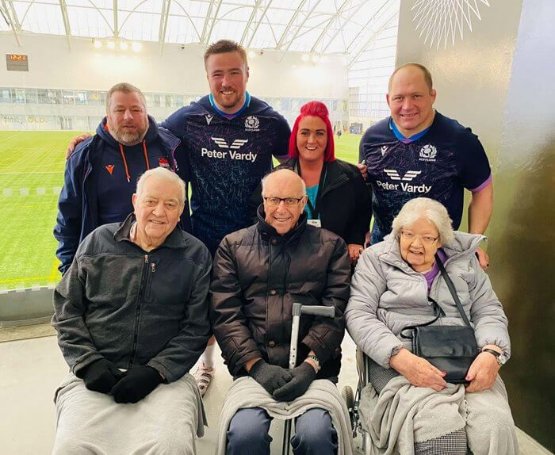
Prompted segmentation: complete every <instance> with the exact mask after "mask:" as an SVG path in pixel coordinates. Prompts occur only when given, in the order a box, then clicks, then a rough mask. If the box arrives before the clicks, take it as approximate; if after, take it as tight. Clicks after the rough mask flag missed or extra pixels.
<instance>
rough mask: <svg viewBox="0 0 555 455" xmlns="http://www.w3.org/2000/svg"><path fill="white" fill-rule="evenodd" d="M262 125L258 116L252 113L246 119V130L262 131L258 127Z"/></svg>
mask: <svg viewBox="0 0 555 455" xmlns="http://www.w3.org/2000/svg"><path fill="white" fill-rule="evenodd" d="M259 126H260V121H259V120H258V117H255V116H254V115H251V116H249V117H247V118H246V119H245V131H260V130H259V129H258V127H259Z"/></svg>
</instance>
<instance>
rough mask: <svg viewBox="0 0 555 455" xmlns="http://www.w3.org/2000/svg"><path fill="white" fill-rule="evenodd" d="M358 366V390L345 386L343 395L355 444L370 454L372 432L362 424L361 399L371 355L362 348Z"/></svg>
mask: <svg viewBox="0 0 555 455" xmlns="http://www.w3.org/2000/svg"><path fill="white" fill-rule="evenodd" d="M356 367H357V373H358V381H357V386H356V392H353V389H352V387H350V386H345V387H343V390H342V391H341V395H342V397H343V399H344V400H345V403H346V404H347V409H348V411H349V418H350V420H351V431H352V435H353V440H354V441H355V446H357V448H358V449H359V453H362V454H364V455H370V453H371V451H370V447H371V445H372V441H371V440H370V434H369V433H368V432H367V431H366V430H365V428H364V426H363V425H362V420H361V416H360V413H359V406H360V399H361V396H362V389H364V387H365V386H366V385H367V384H368V382H369V381H368V369H369V357H368V356H366V355H365V354H364V352H362V350H360V349H358V348H357V350H356Z"/></svg>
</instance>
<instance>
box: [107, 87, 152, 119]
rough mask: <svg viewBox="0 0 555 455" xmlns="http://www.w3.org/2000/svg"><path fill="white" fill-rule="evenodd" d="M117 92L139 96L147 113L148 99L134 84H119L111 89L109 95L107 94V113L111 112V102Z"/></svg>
mask: <svg viewBox="0 0 555 455" xmlns="http://www.w3.org/2000/svg"><path fill="white" fill-rule="evenodd" d="M115 92H122V93H136V94H137V95H139V98H140V99H141V101H142V103H143V107H144V108H145V111H146V99H145V96H144V94H143V92H141V90H140V89H139V88H137V87H135V86H134V85H133V84H130V83H129V82H119V83H117V84H116V85H114V86H113V87H112V88H110V90H108V93H106V112H107V113H108V112H110V101H112V95H113V94H114V93H115Z"/></svg>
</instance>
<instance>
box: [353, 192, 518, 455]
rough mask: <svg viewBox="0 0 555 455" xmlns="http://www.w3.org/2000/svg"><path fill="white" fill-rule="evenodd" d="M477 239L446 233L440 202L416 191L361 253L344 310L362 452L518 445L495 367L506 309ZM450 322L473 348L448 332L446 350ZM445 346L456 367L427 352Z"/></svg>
mask: <svg viewBox="0 0 555 455" xmlns="http://www.w3.org/2000/svg"><path fill="white" fill-rule="evenodd" d="M482 239H483V237H482V236H480V235H474V234H466V233H462V232H453V230H452V228H451V220H450V219H449V215H448V213H447V211H446V209H445V208H444V207H443V205H441V204H440V203H439V202H437V201H434V200H431V199H428V198H416V199H413V200H411V201H409V202H408V203H406V204H405V205H404V207H403V208H402V209H401V211H400V212H399V214H398V216H397V217H396V218H395V220H394V221H393V230H392V232H391V234H390V235H389V236H387V237H386V238H385V240H384V241H383V242H380V243H377V244H375V245H372V246H371V247H369V248H368V249H366V250H365V251H364V252H363V254H362V255H361V257H360V259H359V263H358V265H357V268H356V271H355V274H354V276H353V279H352V284H351V296H350V299H349V303H348V305H347V310H346V313H345V316H346V321H347V329H348V331H349V333H350V334H351V336H352V338H353V339H354V341H355V343H356V344H357V347H358V349H359V350H361V351H363V353H364V355H365V357H366V360H365V364H366V367H365V368H364V373H366V374H363V377H364V378H363V380H364V381H366V380H367V381H368V382H369V383H368V384H362V385H361V386H364V387H359V390H360V400H359V402H358V406H357V411H358V416H359V417H360V420H361V421H360V424H361V427H362V428H363V429H364V431H365V432H366V440H367V442H368V447H367V453H370V454H390V453H401V454H412V453H416V454H446V453H448V454H466V453H468V451H471V452H472V453H473V454H475V455H478V454H490V455H493V454H505V455H510V454H517V453H518V444H517V439H516V434H515V427H514V422H513V418H512V415H511V410H510V408H509V404H508V401H507V392H506V390H505V386H504V384H503V381H502V380H501V378H500V376H499V374H498V372H499V369H500V367H501V366H502V365H503V364H504V363H505V362H506V361H507V360H508V358H509V356H510V340H509V335H508V331H507V318H506V316H505V313H504V311H503V307H502V306H501V303H500V302H499V300H498V298H497V296H496V295H495V292H494V291H493V289H492V286H491V283H490V280H489V278H488V276H487V274H486V273H485V272H484V271H483V270H482V269H481V267H480V265H479V263H478V260H477V258H476V255H475V252H476V248H477V247H478V245H479V243H480V241H481V240H482ZM443 266H444V267H443ZM438 327H441V328H440V329H439V332H440V333H439V334H438V331H437V328H438ZM424 328H425V329H432V328H434V329H433V330H435V331H428V332H425V331H423V330H422V329H424ZM451 329H456V330H459V329H466V330H467V333H468V330H470V332H469V333H470V336H469V337H466V338H467V341H468V344H469V345H470V346H471V347H470V348H468V349H467V348H466V347H465V346H462V344H463V342H462V338H460V337H457V336H455V337H452V342H453V344H454V347H453V348H448V349H444V348H445V346H446V344H447V342H446V341H445V338H435V337H438V336H439V335H441V336H443V335H444V334H445V333H446V332H450V330H451ZM418 333H420V335H417V334H418ZM425 333H428V334H430V333H432V334H433V335H431V338H428V339H427V340H425V339H424V336H422V337H421V335H423V334H425ZM442 334H443V335H442ZM468 338H470V340H469V339H468ZM430 340H431V341H430ZM457 343H459V344H460V346H457ZM472 345H473V346H474V347H472ZM417 349H421V351H417ZM426 349H428V350H427V351H426ZM442 349H444V350H446V351H448V350H449V349H451V352H450V353H448V354H447V357H450V358H449V359H448V360H449V361H450V362H451V363H453V365H455V366H453V367H451V366H449V365H450V364H445V363H441V362H442V361H443V359H440V360H437V359H436V358H435V357H434V356H433V355H432V353H433V352H435V351H441V350H442ZM415 351H416V352H418V353H419V355H416V354H415ZM469 351H471V354H472V356H471V357H470V359H469V360H468V364H467V365H468V366H467V367H464V368H463V369H462V374H460V372H459V374H458V375H457V373H456V371H455V370H456V366H457V365H458V364H459V363H460V361H461V358H460V357H461V356H462V355H461V356H459V355H452V353H455V354H461V353H464V352H469ZM454 357H457V358H454ZM434 364H435V365H434ZM446 365H447V366H446ZM451 368H453V371H450V370H451ZM459 370H460V368H459Z"/></svg>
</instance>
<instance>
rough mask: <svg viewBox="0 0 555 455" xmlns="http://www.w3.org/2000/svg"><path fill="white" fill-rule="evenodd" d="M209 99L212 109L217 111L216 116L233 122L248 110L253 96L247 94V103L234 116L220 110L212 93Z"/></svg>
mask: <svg viewBox="0 0 555 455" xmlns="http://www.w3.org/2000/svg"><path fill="white" fill-rule="evenodd" d="M208 99H209V100H210V106H212V109H214V110H215V111H216V114H218V115H219V116H220V117H224V118H226V119H228V120H232V119H234V118H235V117H239V116H240V115H241V114H242V113H243V112H245V111H246V110H247V109H248V107H249V105H250V104H251V95H250V93H249V92H245V102H244V103H243V106H241V109H239V110H238V111H237V112H234V113H233V114H228V113H227V112H224V111H222V110H221V109H219V108H218V105H217V104H216V101H214V96H213V95H212V93H210V94H209V95H208Z"/></svg>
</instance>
